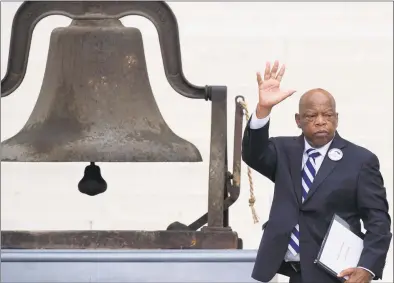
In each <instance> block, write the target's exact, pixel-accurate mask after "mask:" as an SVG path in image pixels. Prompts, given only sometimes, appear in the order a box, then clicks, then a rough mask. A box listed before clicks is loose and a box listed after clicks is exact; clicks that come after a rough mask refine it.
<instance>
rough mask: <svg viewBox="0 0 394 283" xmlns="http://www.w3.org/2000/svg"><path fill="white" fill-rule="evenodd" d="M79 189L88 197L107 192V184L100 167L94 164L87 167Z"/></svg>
mask: <svg viewBox="0 0 394 283" xmlns="http://www.w3.org/2000/svg"><path fill="white" fill-rule="evenodd" d="M78 189H79V191H80V192H81V193H83V194H86V195H88V196H96V195H98V194H101V193H104V192H105V191H106V190H107V182H106V181H105V180H104V179H103V177H102V176H101V170H100V167H99V166H97V165H96V164H95V163H94V162H90V165H88V166H86V168H85V173H84V176H83V178H82V179H81V181H79V183H78Z"/></svg>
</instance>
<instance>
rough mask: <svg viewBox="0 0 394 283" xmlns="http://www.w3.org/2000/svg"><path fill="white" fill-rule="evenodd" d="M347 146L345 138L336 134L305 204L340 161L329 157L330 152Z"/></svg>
mask: <svg viewBox="0 0 394 283" xmlns="http://www.w3.org/2000/svg"><path fill="white" fill-rule="evenodd" d="M345 146H346V142H345V140H343V139H342V138H341V137H340V136H339V134H338V133H336V134H335V138H334V140H333V141H332V143H331V145H330V147H329V149H328V151H327V154H326V155H325V157H324V159H323V163H322V165H321V166H320V169H319V171H318V172H317V174H316V177H315V179H314V180H313V183H312V187H311V188H310V189H309V192H308V195H307V197H306V199H305V200H304V202H303V204H305V203H306V202H307V201H308V200H310V199H311V197H312V196H313V194H314V193H315V192H316V190H317V189H318V188H319V186H320V185H321V183H322V182H323V181H324V180H325V179H326V178H327V177H328V176H329V175H330V174H331V172H332V171H333V170H334V168H335V167H336V166H337V165H338V163H339V162H341V161H340V160H338V161H333V160H331V159H330V158H329V157H328V152H329V151H330V149H332V148H339V149H342V148H344V147H345Z"/></svg>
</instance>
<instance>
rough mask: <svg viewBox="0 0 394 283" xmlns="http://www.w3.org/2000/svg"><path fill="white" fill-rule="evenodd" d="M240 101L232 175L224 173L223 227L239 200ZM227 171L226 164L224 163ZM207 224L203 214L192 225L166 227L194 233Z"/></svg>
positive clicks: (236, 99)
mask: <svg viewBox="0 0 394 283" xmlns="http://www.w3.org/2000/svg"><path fill="white" fill-rule="evenodd" d="M240 100H244V98H243V97H242V96H237V97H236V98H235V121H234V149H233V152H234V154H233V173H232V174H231V173H230V172H227V173H226V180H225V183H224V184H225V191H224V195H225V197H224V202H223V211H224V214H223V227H228V218H229V215H228V213H229V208H230V206H231V205H232V204H234V203H235V202H236V201H237V199H238V198H239V194H240V187H241V149H242V131H243V119H244V113H243V109H242V106H241V104H240V103H239V101H240ZM226 156H227V152H226ZM225 164H226V166H225V168H226V169H227V162H226V163H225ZM207 223H208V213H205V214H204V215H202V216H201V217H200V218H198V219H197V220H195V221H194V222H193V223H191V224H189V225H186V224H183V223H180V222H174V223H172V224H171V225H169V226H168V228H167V229H168V230H175V229H178V230H190V231H196V230H198V229H200V228H201V227H203V226H204V225H205V224H207Z"/></svg>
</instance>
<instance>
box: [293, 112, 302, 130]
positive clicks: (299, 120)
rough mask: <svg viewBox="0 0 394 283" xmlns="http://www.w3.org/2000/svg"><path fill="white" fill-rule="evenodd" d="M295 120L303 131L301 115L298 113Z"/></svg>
mask: <svg viewBox="0 0 394 283" xmlns="http://www.w3.org/2000/svg"><path fill="white" fill-rule="evenodd" d="M294 119H295V121H296V124H297V127H298V128H300V129H301V119H300V114H298V113H296V114H295V115H294Z"/></svg>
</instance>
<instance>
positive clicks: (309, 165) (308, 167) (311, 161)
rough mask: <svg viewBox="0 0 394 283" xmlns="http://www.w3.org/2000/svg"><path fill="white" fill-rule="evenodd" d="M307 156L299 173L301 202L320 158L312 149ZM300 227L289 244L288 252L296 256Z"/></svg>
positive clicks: (298, 250) (294, 231) (295, 228)
mask: <svg viewBox="0 0 394 283" xmlns="http://www.w3.org/2000/svg"><path fill="white" fill-rule="evenodd" d="M306 153H307V154H308V160H307V161H306V163H305V166H304V168H303V169H302V171H301V174H302V175H301V182H302V202H304V200H305V199H306V196H307V195H308V192H309V189H310V188H311V186H312V183H313V180H314V178H315V176H316V163H315V158H316V157H318V156H320V153H319V152H317V151H316V149H314V148H310V149H308V150H307V151H306ZM299 239H300V227H299V225H298V224H297V225H296V226H295V227H294V229H293V232H292V233H291V237H290V242H289V250H290V252H291V253H292V254H293V255H294V256H296V255H297V254H299V252H300V243H299Z"/></svg>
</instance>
